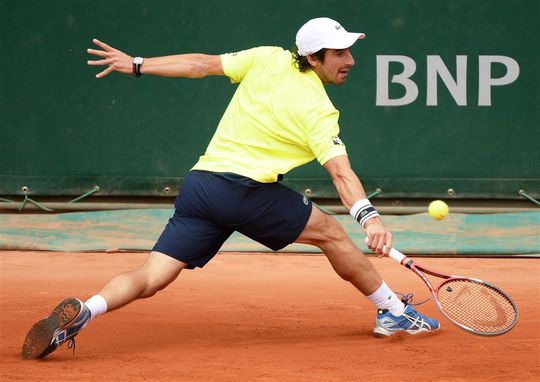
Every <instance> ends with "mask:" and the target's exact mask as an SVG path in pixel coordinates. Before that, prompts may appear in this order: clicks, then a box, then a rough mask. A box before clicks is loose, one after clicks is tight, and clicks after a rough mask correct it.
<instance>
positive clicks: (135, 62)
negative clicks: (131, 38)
mask: <svg viewBox="0 0 540 382" xmlns="http://www.w3.org/2000/svg"><path fill="white" fill-rule="evenodd" d="M143 61H144V59H143V58H142V57H135V58H134V59H133V63H134V64H142V63H143Z"/></svg>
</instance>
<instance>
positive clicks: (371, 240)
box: [323, 155, 392, 255]
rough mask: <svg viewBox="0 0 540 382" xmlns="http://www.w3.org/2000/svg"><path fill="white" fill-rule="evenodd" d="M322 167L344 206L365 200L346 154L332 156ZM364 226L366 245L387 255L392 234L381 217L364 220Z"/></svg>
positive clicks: (390, 246)
mask: <svg viewBox="0 0 540 382" xmlns="http://www.w3.org/2000/svg"><path fill="white" fill-rule="evenodd" d="M323 167H324V168H325V169H326V170H327V171H328V172H329V173H330V176H331V177H332V182H333V183H334V185H335V186H336V190H337V192H338V194H339V197H340V198H341V201H342V203H343V205H344V206H345V208H347V209H348V210H351V208H353V206H354V205H355V204H356V203H357V202H359V201H361V200H367V197H366V192H365V191H364V187H363V186H362V183H361V182H360V179H358V176H356V174H355V173H354V171H353V170H352V168H351V164H350V162H349V158H348V157H347V156H345V155H342V156H338V157H335V158H332V159H330V160H329V161H327V162H326V163H325V164H324V165H323ZM364 227H365V230H366V234H367V236H368V242H367V245H368V247H369V248H370V249H371V250H373V251H374V252H375V253H378V254H384V255H388V252H390V248H392V234H391V233H390V232H389V231H388V230H387V229H386V228H385V227H384V225H383V223H382V220H381V218H380V217H379V216H375V217H373V218H371V219H369V220H366V222H365V223H364Z"/></svg>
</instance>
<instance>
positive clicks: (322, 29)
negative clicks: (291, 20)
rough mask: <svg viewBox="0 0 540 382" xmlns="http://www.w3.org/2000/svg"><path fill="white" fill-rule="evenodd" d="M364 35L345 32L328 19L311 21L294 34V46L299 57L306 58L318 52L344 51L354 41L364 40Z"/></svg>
mask: <svg viewBox="0 0 540 382" xmlns="http://www.w3.org/2000/svg"><path fill="white" fill-rule="evenodd" d="M365 37H366V35H365V34H364V33H351V32H347V31H346V30H345V28H343V27H342V26H341V25H340V24H339V23H338V22H337V21H335V20H332V19H330V18H328V17H319V18H316V19H311V20H309V21H308V22H307V23H305V24H304V25H302V27H301V28H300V29H299V30H298V33H296V46H297V47H298V54H299V55H300V56H307V55H308V54H313V53H315V52H318V51H319V50H321V49H323V48H326V49H346V48H348V47H350V46H352V45H353V44H354V43H355V41H356V40H359V39H363V38H365Z"/></svg>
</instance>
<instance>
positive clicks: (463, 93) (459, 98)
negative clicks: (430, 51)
mask: <svg viewBox="0 0 540 382" xmlns="http://www.w3.org/2000/svg"><path fill="white" fill-rule="evenodd" d="M437 75H438V76H439V77H440V78H441V80H442V81H443V82H444V84H445V85H446V88H447V89H448V91H449V92H450V94H451V95H452V97H454V100H455V101H456V104H458V105H459V106H467V56H456V80H455V81H454V78H453V77H452V75H451V74H450V72H449V71H448V68H447V67H446V65H445V64H444V62H443V60H442V59H441V57H440V56H427V98H426V105H428V106H437V105H438V96H437V85H438V84H437Z"/></svg>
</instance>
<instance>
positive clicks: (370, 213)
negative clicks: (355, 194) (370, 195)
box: [350, 199, 380, 228]
mask: <svg viewBox="0 0 540 382" xmlns="http://www.w3.org/2000/svg"><path fill="white" fill-rule="evenodd" d="M350 213H351V216H352V217H353V218H354V219H355V220H356V221H357V222H358V223H360V225H361V226H362V227H364V228H366V222H367V221H368V220H369V219H373V218H375V217H377V216H380V215H379V213H378V212H377V210H376V209H375V207H373V206H372V205H371V203H370V202H369V200H368V199H360V200H359V201H357V202H356V203H354V205H353V206H352V208H351V211H350Z"/></svg>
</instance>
